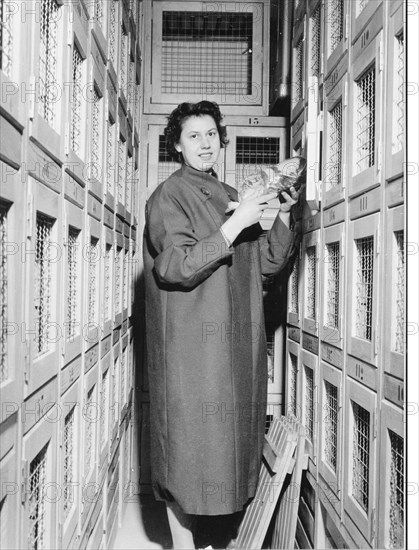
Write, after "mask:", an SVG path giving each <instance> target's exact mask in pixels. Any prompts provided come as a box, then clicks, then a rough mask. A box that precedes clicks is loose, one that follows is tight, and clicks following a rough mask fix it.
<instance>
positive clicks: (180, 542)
mask: <svg viewBox="0 0 419 550" xmlns="http://www.w3.org/2000/svg"><path fill="white" fill-rule="evenodd" d="M166 510H167V518H168V520H169V525H170V531H171V533H172V539H173V548H174V549H175V550H191V548H192V549H193V548H195V544H194V540H193V534H192V527H193V517H192V516H190V515H189V514H185V512H184V511H183V510H182V508H181V507H180V506H179V505H178V504H176V502H167V503H166Z"/></svg>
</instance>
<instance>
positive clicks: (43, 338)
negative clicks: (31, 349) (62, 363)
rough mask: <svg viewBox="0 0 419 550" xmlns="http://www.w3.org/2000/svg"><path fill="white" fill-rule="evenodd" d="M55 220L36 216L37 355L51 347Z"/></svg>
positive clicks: (39, 215)
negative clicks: (52, 245)
mask: <svg viewBox="0 0 419 550" xmlns="http://www.w3.org/2000/svg"><path fill="white" fill-rule="evenodd" d="M53 224H54V220H53V219H52V218H49V217H47V216H45V215H43V214H40V213H39V212H38V213H37V216H36V255H35V277H34V281H35V292H34V310H35V311H34V312H35V315H34V318H35V331H36V334H35V356H38V355H41V354H43V353H46V352H47V351H48V349H49V340H48V326H49V323H50V322H51V315H52V294H51V291H52V288H53V281H52V258H51V243H52V228H53Z"/></svg>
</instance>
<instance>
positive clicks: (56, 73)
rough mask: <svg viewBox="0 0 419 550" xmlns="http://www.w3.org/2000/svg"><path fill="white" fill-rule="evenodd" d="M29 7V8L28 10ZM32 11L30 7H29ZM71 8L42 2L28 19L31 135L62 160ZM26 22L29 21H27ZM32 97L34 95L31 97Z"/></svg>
mask: <svg viewBox="0 0 419 550" xmlns="http://www.w3.org/2000/svg"><path fill="white" fill-rule="evenodd" d="M25 7H26V6H25ZM28 7H29V6H28ZM68 9H69V8H68V6H64V5H63V2H62V1H61V0H43V1H42V2H41V3H39V4H38V5H35V9H34V10H33V11H31V13H30V15H29V13H28V15H29V17H28V27H30V30H29V28H28V29H27V30H28V32H30V34H28V35H27V36H30V40H31V51H30V59H31V65H30V73H29V74H30V78H29V82H30V84H31V86H30V88H31V89H32V90H33V89H34V88H35V90H36V95H35V97H33V96H32V97H31V104H30V107H29V110H30V118H31V121H32V122H31V125H30V127H29V128H30V135H31V137H32V138H33V139H35V140H36V141H37V142H38V143H40V144H41V145H42V147H44V148H45V149H46V150H47V151H49V152H50V153H51V154H52V156H53V157H55V158H56V159H60V158H61V157H62V153H63V149H64V148H63V140H62V139H60V134H61V135H62V134H63V132H62V128H63V118H64V102H63V101H60V99H61V93H62V89H63V83H64V82H65V81H66V80H67V75H65V70H66V63H65V61H66V58H67V56H66V55H65V49H66V45H65V43H64V41H61V40H60V39H59V37H60V36H66V33H67V30H68V21H69V19H70V18H69V17H68V16H67V15H68ZM25 19H26V17H25ZM31 95H32V94H31Z"/></svg>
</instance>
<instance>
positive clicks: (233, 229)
mask: <svg viewBox="0 0 419 550" xmlns="http://www.w3.org/2000/svg"><path fill="white" fill-rule="evenodd" d="M221 118H222V116H221V113H220V111H219V108H218V106H217V105H216V104H215V103H211V102H208V101H201V102H200V103H197V104H191V103H182V104H181V105H179V106H178V107H177V108H176V109H175V110H174V111H173V112H172V113H171V115H170V116H169V120H168V125H167V128H166V130H165V135H166V141H167V144H168V148H169V150H170V152H171V153H172V154H174V155H176V158H177V160H180V161H181V163H182V167H181V168H180V170H178V171H176V172H175V173H174V174H172V175H171V176H170V177H169V178H168V179H167V180H166V181H165V182H163V183H162V184H161V185H159V186H158V188H157V189H156V190H155V191H154V193H153V194H152V195H151V197H150V199H149V201H148V203H147V212H146V227H145V232H144V237H145V241H144V270H145V283H146V322H147V325H146V326H147V339H146V342H147V356H148V369H149V380H150V407H151V408H150V414H151V446H152V462H151V463H152V483H153V489H154V493H155V495H156V497H157V498H158V499H160V500H164V501H166V504H167V510H168V518H169V524H170V527H171V531H172V536H173V542H174V547H175V548H194V547H195V546H193V538H192V533H191V523H190V519H191V518H192V517H193V516H194V515H200V516H201V515H208V516H214V515H221V514H232V513H234V512H237V511H240V510H242V509H243V507H244V506H245V504H246V503H247V502H248V500H249V499H251V498H252V497H253V496H254V494H255V489H256V485H257V480H258V474H259V467H260V461H261V455H262V444H263V440H264V425H265V415H266V393H267V368H266V340H265V330H264V320H263V307H262V280H261V278H262V274H263V275H274V274H276V273H278V272H279V271H280V270H281V269H282V268H283V267H284V266H285V265H286V263H287V261H288V259H289V257H290V256H291V255H292V254H293V252H294V250H295V240H296V235H295V233H294V232H293V231H291V230H290V229H289V228H288V226H289V223H290V210H291V207H292V206H293V205H294V204H295V203H296V202H297V200H298V194H297V193H296V192H295V190H294V189H293V188H291V190H290V194H287V193H284V194H283V195H284V199H285V202H284V203H283V204H282V205H281V210H280V212H279V214H278V216H277V218H276V219H275V222H274V224H273V226H272V229H271V230H270V231H269V232H268V233H267V234H263V232H262V230H261V227H260V225H259V223H258V222H259V220H260V218H261V216H262V213H263V211H264V208H266V206H267V202H268V201H269V200H272V199H273V198H274V197H275V194H267V195H264V196H262V197H256V196H255V195H250V196H249V197H248V198H246V199H245V200H242V201H241V203H240V204H239V206H238V207H237V208H236V210H235V211H234V213H233V214H231V213H226V209H227V204H228V203H229V202H230V201H236V200H237V191H236V190H235V189H234V188H232V187H230V186H228V185H226V184H225V183H222V182H220V181H219V180H218V179H217V177H216V174H215V172H214V170H213V168H214V167H215V166H216V163H217V159H218V156H219V153H220V147H222V146H224V144H225V143H226V142H227V140H226V131H225V128H224V127H223V126H221Z"/></svg>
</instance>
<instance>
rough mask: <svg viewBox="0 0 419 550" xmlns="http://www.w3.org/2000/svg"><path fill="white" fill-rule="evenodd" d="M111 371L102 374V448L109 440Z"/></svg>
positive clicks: (100, 425) (100, 427)
mask: <svg viewBox="0 0 419 550" xmlns="http://www.w3.org/2000/svg"><path fill="white" fill-rule="evenodd" d="M108 403H109V369H107V370H106V371H105V372H104V373H103V374H102V380H101V385H100V424H99V429H100V448H101V449H102V448H103V446H104V445H105V443H106V441H107V439H108Z"/></svg>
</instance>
